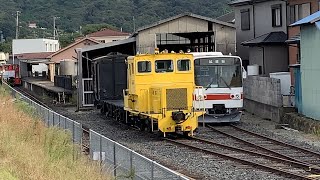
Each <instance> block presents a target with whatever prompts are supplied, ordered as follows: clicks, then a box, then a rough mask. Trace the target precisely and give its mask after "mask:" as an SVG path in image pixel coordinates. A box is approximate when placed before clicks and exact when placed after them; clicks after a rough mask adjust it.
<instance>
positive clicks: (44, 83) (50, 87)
mask: <svg viewBox="0 0 320 180" xmlns="http://www.w3.org/2000/svg"><path fill="white" fill-rule="evenodd" d="M22 85H23V87H24V88H26V89H28V90H31V91H32V90H33V89H32V86H30V85H33V86H38V87H40V88H43V89H45V90H46V91H50V92H53V93H65V94H72V91H71V90H68V89H64V88H61V87H57V86H54V83H53V82H51V81H49V80H47V79H44V78H34V77H32V78H30V77H28V78H22Z"/></svg>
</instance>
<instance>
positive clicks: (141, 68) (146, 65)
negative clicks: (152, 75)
mask: <svg viewBox="0 0 320 180" xmlns="http://www.w3.org/2000/svg"><path fill="white" fill-rule="evenodd" d="M138 72H139V73H146V72H151V61H140V62H138Z"/></svg>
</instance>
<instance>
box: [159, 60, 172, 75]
mask: <svg viewBox="0 0 320 180" xmlns="http://www.w3.org/2000/svg"><path fill="white" fill-rule="evenodd" d="M156 72H157V73H163V72H173V61H172V60H156Z"/></svg>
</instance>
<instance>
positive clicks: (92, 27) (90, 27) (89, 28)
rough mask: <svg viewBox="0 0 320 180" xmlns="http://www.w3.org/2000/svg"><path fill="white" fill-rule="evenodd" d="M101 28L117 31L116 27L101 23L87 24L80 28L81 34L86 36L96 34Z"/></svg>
mask: <svg viewBox="0 0 320 180" xmlns="http://www.w3.org/2000/svg"><path fill="white" fill-rule="evenodd" d="M103 28H108V29H113V30H116V29H117V28H116V27H114V26H112V25H110V24H105V23H102V24H87V25H85V26H83V27H82V33H83V34H84V35H87V34H90V33H93V32H96V31H100V30H101V29H103Z"/></svg>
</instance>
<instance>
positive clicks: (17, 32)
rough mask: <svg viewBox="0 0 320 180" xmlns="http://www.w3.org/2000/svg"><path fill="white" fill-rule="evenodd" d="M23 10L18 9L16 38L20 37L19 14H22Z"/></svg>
mask: <svg viewBox="0 0 320 180" xmlns="http://www.w3.org/2000/svg"><path fill="white" fill-rule="evenodd" d="M20 13H21V12H20V11H17V12H16V16H17V17H16V39H18V37H19V14H20Z"/></svg>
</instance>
